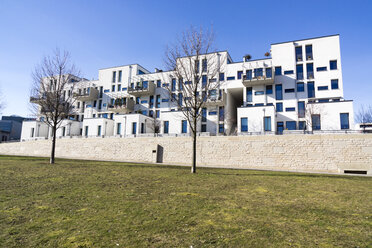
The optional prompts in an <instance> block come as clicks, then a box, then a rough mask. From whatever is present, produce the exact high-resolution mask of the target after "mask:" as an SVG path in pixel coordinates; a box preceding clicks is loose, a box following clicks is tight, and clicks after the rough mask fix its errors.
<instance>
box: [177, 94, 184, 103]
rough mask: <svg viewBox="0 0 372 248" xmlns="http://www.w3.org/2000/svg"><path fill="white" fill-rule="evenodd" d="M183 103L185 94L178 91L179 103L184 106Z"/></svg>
mask: <svg viewBox="0 0 372 248" xmlns="http://www.w3.org/2000/svg"><path fill="white" fill-rule="evenodd" d="M182 104H183V95H182V93H178V105H179V106H182Z"/></svg>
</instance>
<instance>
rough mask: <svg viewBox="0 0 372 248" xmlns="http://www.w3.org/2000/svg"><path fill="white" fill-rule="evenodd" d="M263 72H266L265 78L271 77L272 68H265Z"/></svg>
mask: <svg viewBox="0 0 372 248" xmlns="http://www.w3.org/2000/svg"><path fill="white" fill-rule="evenodd" d="M265 72H266V77H267V78H272V77H273V69H272V68H266V69H265Z"/></svg>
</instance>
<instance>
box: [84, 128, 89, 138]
mask: <svg viewBox="0 0 372 248" xmlns="http://www.w3.org/2000/svg"><path fill="white" fill-rule="evenodd" d="M88 130H89V127H88V126H85V136H88Z"/></svg>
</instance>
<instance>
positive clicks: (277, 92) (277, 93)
mask: <svg viewBox="0 0 372 248" xmlns="http://www.w3.org/2000/svg"><path fill="white" fill-rule="evenodd" d="M275 99H276V100H283V87H282V85H281V84H278V85H275Z"/></svg>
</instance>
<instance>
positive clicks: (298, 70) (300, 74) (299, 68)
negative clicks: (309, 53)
mask: <svg viewBox="0 0 372 248" xmlns="http://www.w3.org/2000/svg"><path fill="white" fill-rule="evenodd" d="M296 73H297V74H296V78H297V80H303V79H304V67H303V65H302V64H300V65H296Z"/></svg>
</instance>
